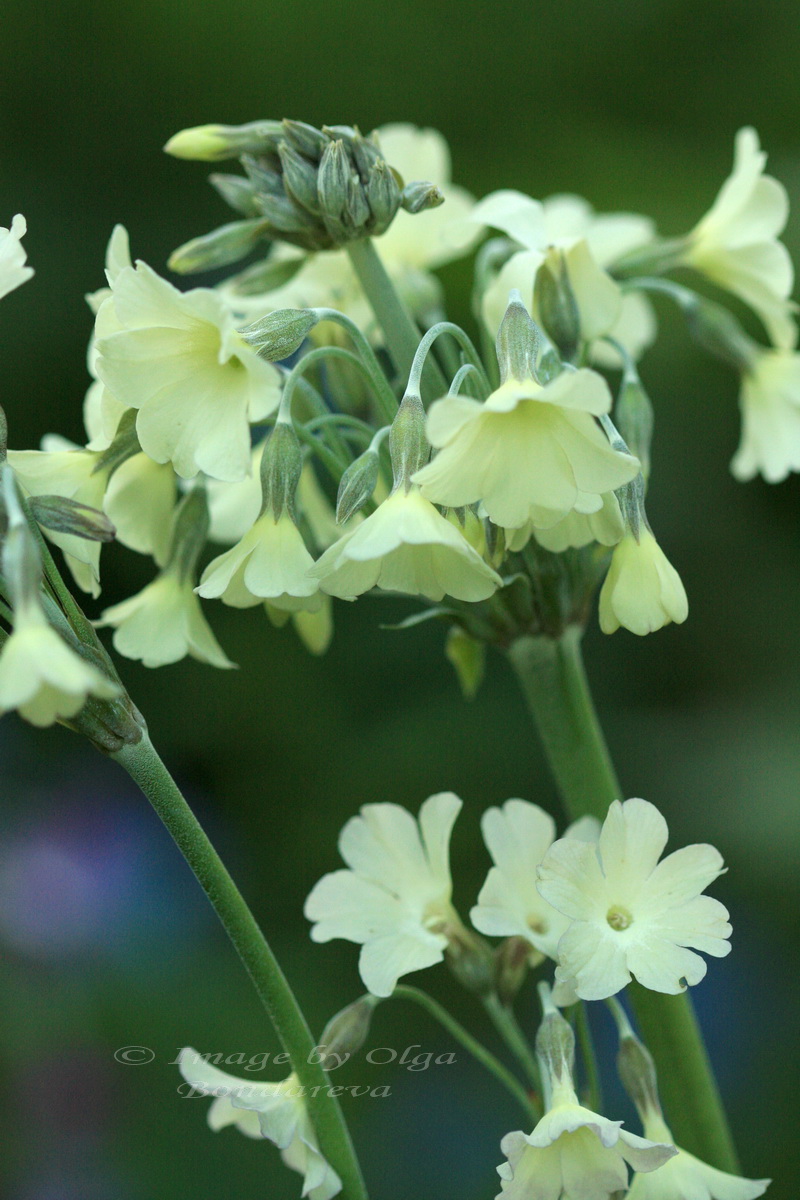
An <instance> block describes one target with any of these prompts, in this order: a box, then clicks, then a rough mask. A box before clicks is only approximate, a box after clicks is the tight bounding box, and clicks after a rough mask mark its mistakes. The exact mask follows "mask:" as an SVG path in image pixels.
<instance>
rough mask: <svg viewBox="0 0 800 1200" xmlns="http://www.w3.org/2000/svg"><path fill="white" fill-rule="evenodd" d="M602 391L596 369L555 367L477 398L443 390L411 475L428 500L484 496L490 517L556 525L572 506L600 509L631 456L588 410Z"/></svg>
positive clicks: (625, 477) (600, 403)
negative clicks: (420, 461) (423, 459)
mask: <svg viewBox="0 0 800 1200" xmlns="http://www.w3.org/2000/svg"><path fill="white" fill-rule="evenodd" d="M610 408H611V393H610V392H609V390H608V385H607V384H606V382H605V380H604V379H603V378H602V377H601V376H600V375H598V374H597V373H596V372H595V371H591V370H586V369H583V370H580V371H564V372H562V374H560V375H558V376H557V377H556V378H555V379H554V380H553V381H552V382H551V383H548V384H545V385H544V386H542V385H541V384H538V383H535V382H534V381H533V380H532V379H531V380H525V381H523V382H522V383H520V382H518V381H517V380H516V379H509V380H508V381H507V382H506V383H504V384H501V386H500V387H499V388H498V389H497V391H495V392H492V394H491V396H490V397H489V399H488V400H487V401H486V402H485V403H484V404H480V403H479V402H478V401H477V400H471V399H469V398H468V397H466V396H445V398H444V399H443V400H437V401H436V403H435V404H433V405H432V406H431V410H430V413H429V416H428V423H427V434H428V440H429V441H430V443H431V445H433V446H435V447H437V449H438V450H439V453H438V454H437V455H436V457H435V458H434V459H433V460H432V461H431V462H430V463H428V465H427V466H426V467H423V468H422V470H421V471H418V472H417V473H416V475H415V476H414V482H415V483H418V484H419V485H420V488H421V490H422V494H423V496H425V497H426V498H427V499H429V500H432V501H433V502H434V503H436V504H443V505H448V506H450V507H453V508H461V507H463V506H464V505H468V504H474V503H476V502H477V501H479V500H480V501H482V502H483V507H484V508H485V510H486V513H487V514H488V516H489V518H490V519H491V520H492V521H494V523H495V524H496V525H501V526H504V527H506V528H509V529H518V528H519V527H520V526H522V525H524V524H525V522H526V521H529V520H530V521H532V522H533V524H534V525H536V526H539V527H546V526H550V525H555V524H556V523H557V522H558V521H560V520H562V519H563V518H564V517H565V516H566V515H567V514H568V513H569V512H571V511H572V509H573V508H576V507H577V506H578V505H581V507H582V508H583V510H584V511H589V512H591V511H595V510H597V509H599V508H600V507H601V504H602V500H601V498H600V497H601V496H602V494H603V493H605V492H608V491H612V490H613V489H615V488H618V487H620V486H621V485H622V484H624V483H628V482H629V481H630V480H631V479H633V478H634V476H635V475H636V474H637V472H638V470H639V461H638V459H636V458H633V457H632V456H631V455H629V454H621V453H619V452H618V451H616V450H613V449H612V448H611V446H610V444H609V441H608V438H607V437H606V435H605V434H604V433H603V431H602V430H601V429H600V428H599V427H598V425H597V423H596V421H595V419H594V418H595V416H599V415H600V414H602V413H607V412H609V410H610Z"/></svg>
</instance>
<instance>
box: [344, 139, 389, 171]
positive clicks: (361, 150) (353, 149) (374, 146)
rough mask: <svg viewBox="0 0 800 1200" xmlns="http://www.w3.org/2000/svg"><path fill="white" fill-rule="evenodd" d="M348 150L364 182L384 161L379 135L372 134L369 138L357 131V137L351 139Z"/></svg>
mask: <svg viewBox="0 0 800 1200" xmlns="http://www.w3.org/2000/svg"><path fill="white" fill-rule="evenodd" d="M348 148H349V150H350V156H351V158H352V159H353V162H354V163H355V165H356V169H357V170H358V173H359V175H360V176H361V178H362V180H364V181H366V179H367V176H368V175H369V173H370V171H371V170H372V168H373V167H374V166H375V164H376V163H378V162H381V161H382V155H381V150H380V146H379V144H378V140H377V135H376V134H375V133H371V134H369V135H368V136H367V137H364V135H363V134H362V133H360V132H359V131H358V130H356V135H355V137H353V138H351V139H350V141H349V144H348Z"/></svg>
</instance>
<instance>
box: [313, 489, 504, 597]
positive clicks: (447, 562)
mask: <svg viewBox="0 0 800 1200" xmlns="http://www.w3.org/2000/svg"><path fill="white" fill-rule="evenodd" d="M311 574H312V575H313V576H314V577H315V578H316V579H318V580H319V585H320V587H321V588H322V590H323V591H324V592H328V593H329V594H330V595H331V596H339V597H340V598H341V599H343V600H354V599H355V597H356V596H360V595H362V593H364V592H368V591H369V590H370V589H371V588H374V587H378V588H381V590H383V591H389V592H405V593H407V594H408V595H411V596H425V597H427V598H428V599H429V600H441V599H442V598H443V597H444V596H446V595H447V596H453V597H454V598H455V599H457V600H469V601H475V600H485V599H487V597H488V596H491V595H492V593H493V592H494V591H496V589H497V588H498V587H500V586H501V584H502V580H501V579H500V576H499V575H498V574H497V572H496V571H494V570H493V569H492V568H491V567H490V566H489V565H488V564H487V563H486V562H484V560H483V559H482V558H481V557H480V555H479V554H478V553H477V551H476V550H474V549H473V548H472V546H470V544H469V542H468V541H467V539H466V538H465V537H464V535H463V533H462V532H461V531H460V530H459V529H458V528H456V526H455V525H454V524H453V523H452V522H450V521H448V520H447V518H446V517H443V516H442V514H441V513H440V512H438V511H437V510H436V509H435V508H434V506H433V504H431V503H430V501H429V500H427V499H425V497H424V496H423V495H422V494H421V493H420V489H419V488H417V487H413V486H412V487H410V488H409V490H408V491H407V492H406V490H405V488H404V487H402V486H400V487H398V488H397V489H396V490H395V491H394V492H393V493H392V494H391V496H389V497H388V499H386V500H384V501H383V503H382V504H380V505H378V507H377V508H376V510H375V512H374V513H372V514H371V515H370V516H369V517H367V519H366V520H365V521H363V522H362V523H361V524H360V525H358V526H357V527H356V528H354V529H352V530H351V531H349V532H348V533H345V534H344V535H343V536H342V537H341V538H340V539H339V541H338V542H335V543H334V544H333V545H332V546H331V547H330V548H329V549H328V550H326V551H325V553H324V554H323V555H322V557H321V558H320V559H319V560H318V561H317V563H316V565H315V566H314V568H313V570H312V572H311Z"/></svg>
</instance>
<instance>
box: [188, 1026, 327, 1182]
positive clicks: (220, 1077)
mask: <svg viewBox="0 0 800 1200" xmlns="http://www.w3.org/2000/svg"><path fill="white" fill-rule="evenodd" d="M178 1069H179V1070H180V1073H181V1075H182V1076H183V1078H184V1079H185V1080H186V1082H187V1083H188V1084H189V1085H190V1087H191V1088H192V1093H191V1094H198V1093H199V1094H200V1095H203V1096H211V1097H213V1099H212V1102H211V1107H210V1108H209V1110H208V1124H209V1126H210V1128H211V1129H213V1130H215V1131H216V1130H218V1129H224V1128H225V1126H226V1125H235V1126H236V1128H237V1129H238V1130H239V1131H240V1133H243V1134H245V1136H246V1137H251V1138H266V1139H267V1140H268V1141H270V1142H272V1143H273V1144H274V1145H275V1146H277V1147H278V1149H279V1150H280V1152H281V1158H282V1159H283V1161H284V1162H285V1164H286V1166H287V1167H289V1168H290V1169H291V1170H292V1171H297V1172H298V1173H299V1174H300V1175H302V1176H303V1191H302V1195H303V1196H304V1197H305V1196H308V1197H309V1198H310V1200H331V1197H332V1196H335V1195H337V1193H338V1192H340V1191H341V1190H342V1183H341V1180H340V1179H339V1176H338V1175H337V1174H336V1172H335V1171H334V1169H333V1167H331V1166H330V1164H329V1163H328V1162H327V1161H326V1160H325V1159H324V1158H323V1156H322V1153H321V1151H320V1148H319V1143H318V1142H317V1137H316V1134H315V1133H314V1129H313V1126H312V1124H311V1119H310V1117H309V1115H308V1111H307V1108H306V1105H305V1103H304V1100H303V1088H302V1086H301V1085H300V1082H299V1080H298V1078H297V1076H296V1075H294V1074H292V1075H289V1077H288V1078H287V1079H283V1080H281V1081H280V1082H277V1083H262V1082H257V1081H256V1080H254V1079H237V1078H236V1076H234V1075H228V1074H227V1072H225V1071H220V1070H219V1068H218V1067H215V1066H213V1064H212V1063H210V1062H208V1061H207V1059H205V1058H204V1057H203V1056H202V1055H200V1054H198V1052H197V1051H196V1050H193V1049H192V1048H191V1047H190V1046H186V1047H184V1049H183V1050H181V1052H180V1055H179V1058H178Z"/></svg>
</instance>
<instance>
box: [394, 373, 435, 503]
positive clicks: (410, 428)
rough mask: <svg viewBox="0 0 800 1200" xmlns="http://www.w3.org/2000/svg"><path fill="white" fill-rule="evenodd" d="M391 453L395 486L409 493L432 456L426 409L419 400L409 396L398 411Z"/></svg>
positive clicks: (416, 397) (411, 395) (405, 397)
mask: <svg viewBox="0 0 800 1200" xmlns="http://www.w3.org/2000/svg"><path fill="white" fill-rule="evenodd" d="M389 453H390V454H391V457H392V470H393V472H394V486H395V487H396V488H397V487H399V486H400V485H401V484H402V485H403V487H404V488H405V490H406V492H408V490H409V488H410V487H411V476H412V475H413V474H414V472H415V471H419V470H421V469H422V467H424V466H425V464H426V462H427V461H428V459H429V457H430V453H431V448H430V444H429V442H428V439H427V437H426V436H425V409H424V408H423V405H422V400H421V399H420V397H419V396H415V395H413V394H406V395H405V396H404V397H403V399H402V402H401V404H400V407H399V409H398V410H397V416H396V417H395V419H394V421H393V422H392V429H391V433H390V434H389Z"/></svg>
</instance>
